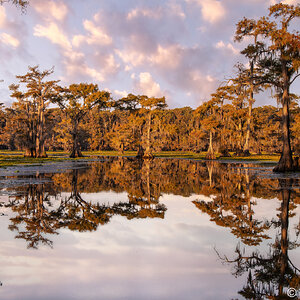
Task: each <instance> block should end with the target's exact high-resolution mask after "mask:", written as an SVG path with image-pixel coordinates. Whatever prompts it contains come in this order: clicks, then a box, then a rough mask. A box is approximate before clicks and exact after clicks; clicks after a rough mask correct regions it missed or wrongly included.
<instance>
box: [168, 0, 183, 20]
mask: <svg viewBox="0 0 300 300" xmlns="http://www.w3.org/2000/svg"><path fill="white" fill-rule="evenodd" d="M167 9H168V12H169V13H170V14H171V15H173V16H177V17H179V18H181V19H185V17H186V15H185V13H184V12H183V10H182V7H181V5H179V4H178V3H175V2H169V3H168V5H167Z"/></svg>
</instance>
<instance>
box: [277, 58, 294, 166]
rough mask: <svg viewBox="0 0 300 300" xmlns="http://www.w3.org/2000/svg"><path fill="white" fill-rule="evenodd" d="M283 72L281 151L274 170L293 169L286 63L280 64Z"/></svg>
mask: <svg viewBox="0 0 300 300" xmlns="http://www.w3.org/2000/svg"><path fill="white" fill-rule="evenodd" d="M282 73H283V80H284V85H283V93H282V143H283V147H282V152H281V157H280V160H279V162H278V164H277V166H276V167H275V168H274V169H273V171H274V172H291V171H294V165H293V156H292V150H291V142H290V108H289V102H290V97H289V81H290V80H289V76H288V70H287V66H286V63H283V66H282Z"/></svg>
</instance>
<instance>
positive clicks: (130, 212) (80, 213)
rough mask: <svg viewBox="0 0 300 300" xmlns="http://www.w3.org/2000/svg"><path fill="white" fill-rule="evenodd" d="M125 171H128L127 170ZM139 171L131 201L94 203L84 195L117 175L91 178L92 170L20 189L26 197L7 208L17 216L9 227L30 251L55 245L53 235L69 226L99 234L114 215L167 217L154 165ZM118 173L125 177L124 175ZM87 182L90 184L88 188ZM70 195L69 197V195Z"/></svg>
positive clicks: (145, 164)
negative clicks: (99, 229)
mask: <svg viewBox="0 0 300 300" xmlns="http://www.w3.org/2000/svg"><path fill="white" fill-rule="evenodd" d="M122 162H123V161H122V160H121V161H119V163H118V164H117V165H116V166H118V167H121V168H122V167H124V165H122ZM125 170H126V171H128V169H127V168H125ZM125 170H124V171H125ZM137 170H138V173H137V174H135V181H134V184H131V180H128V182H127V183H128V185H127V189H128V202H119V203H113V204H103V203H99V202H98V201H93V203H92V202H88V201H86V200H84V198H85V197H83V196H82V193H87V192H88V190H89V188H90V187H91V185H97V183H99V182H103V181H105V180H107V179H110V180H115V179H117V178H115V177H114V176H113V174H115V173H114V172H113V174H110V175H111V176H112V177H111V178H107V174H106V173H102V172H100V173H101V174H102V175H103V176H91V173H90V170H89V171H87V170H78V169H74V170H72V172H70V173H61V174H55V175H53V176H52V182H51V183H41V184H34V185H29V186H27V187H25V188H19V192H22V196H16V197H13V198H12V199H11V200H10V202H9V203H8V204H7V205H6V207H10V208H11V209H12V211H13V212H15V213H16V216H15V217H13V218H11V219H10V220H11V223H12V224H11V225H10V226H9V228H10V229H11V230H13V231H16V232H17V235H16V238H19V239H25V240H26V241H27V246H28V248H38V246H39V245H40V244H45V245H48V246H52V244H53V243H52V241H51V240H50V238H49V237H50V235H51V234H58V232H59V229H61V228H65V227H67V228H69V229H70V230H76V231H79V232H84V231H95V230H97V228H98V226H99V225H104V224H106V223H108V222H109V221H110V219H111V218H112V217H113V216H114V215H120V216H124V217H126V218H127V219H129V220H131V219H137V218H164V214H165V211H166V207H165V205H163V204H160V203H159V197H160V193H159V191H158V190H157V189H156V188H155V184H153V183H152V182H151V162H150V161H144V162H143V165H142V166H140V168H136V169H135V171H137ZM92 171H93V170H92ZM94 171H95V170H94ZM98 171H99V170H96V174H98V175H99V173H98ZM118 174H123V175H125V173H124V172H123V173H118ZM37 176H38V177H40V175H37ZM35 179H37V177H35ZM119 179H120V178H119ZM87 182H89V184H87V185H86V183H87ZM58 191H60V192H63V193H60V192H58ZM98 191H99V190H98ZM66 193H67V194H68V193H69V195H68V196H66V195H65V194H66Z"/></svg>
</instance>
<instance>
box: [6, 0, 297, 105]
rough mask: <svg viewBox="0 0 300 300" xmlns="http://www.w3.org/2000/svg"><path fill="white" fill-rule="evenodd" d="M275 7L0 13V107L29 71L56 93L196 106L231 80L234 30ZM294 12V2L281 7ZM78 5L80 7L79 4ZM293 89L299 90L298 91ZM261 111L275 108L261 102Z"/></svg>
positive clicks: (170, 3)
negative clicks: (75, 89)
mask: <svg viewBox="0 0 300 300" xmlns="http://www.w3.org/2000/svg"><path fill="white" fill-rule="evenodd" d="M275 2H276V1H275V0H248V1H246V0H239V1H238V0H225V1H221V0H152V1H149V0H85V1H84V2H83V1H81V0H30V6H29V7H28V9H27V12H26V13H25V14H22V13H21V12H20V10H18V9H16V7H14V6H12V5H10V4H5V5H3V6H0V65H1V67H0V78H2V79H4V82H2V83H0V97H1V102H4V103H10V102H11V100H10V99H9V91H8V85H9V84H11V83H15V82H16V79H15V75H23V74H25V73H26V71H27V67H28V66H29V65H30V66H33V65H37V64H38V65H40V68H41V69H49V68H51V67H52V66H54V67H55V73H54V78H56V79H60V80H61V84H62V85H68V84H70V83H78V82H94V83H97V84H98V85H99V87H100V89H107V90H109V91H110V92H111V93H112V95H113V97H114V98H115V99H117V98H120V97H123V96H125V95H126V94H127V93H135V94H146V95H148V96H162V95H165V96H166V98H167V102H168V104H169V106H170V107H183V106H191V107H193V108H195V107H197V106H199V105H200V104H201V103H202V102H203V101H205V100H208V99H209V97H210V94H211V93H213V92H214V91H215V89H216V88H217V87H218V86H219V85H220V84H221V82H222V81H224V79H226V77H227V78H228V77H229V76H230V75H231V74H232V72H233V66H234V64H236V63H237V62H239V61H241V62H243V57H242V55H241V54H240V53H239V52H240V50H241V49H243V46H244V45H243V44H238V43H235V42H234V41H233V37H234V31H235V24H236V23H237V22H238V21H239V20H240V19H242V17H244V16H246V17H248V18H257V17H260V16H262V15H265V14H266V13H267V8H268V7H269V6H270V5H271V4H274V3H275ZM282 2H285V3H289V4H296V2H297V1H295V0H286V1H282ZM83 3H84V4H83ZM296 84H297V83H296ZM258 99H259V100H258V103H259V104H268V103H271V104H275V101H274V100H270V99H269V97H268V96H267V95H263V96H260V97H259V98H258Z"/></svg>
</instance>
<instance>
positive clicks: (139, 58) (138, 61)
mask: <svg viewBox="0 0 300 300" xmlns="http://www.w3.org/2000/svg"><path fill="white" fill-rule="evenodd" d="M115 53H116V54H117V55H118V56H119V57H120V58H121V59H122V60H123V62H124V63H126V64H131V65H132V66H134V67H137V66H140V65H142V64H143V63H145V61H146V59H147V56H146V55H145V54H144V53H143V52H141V51H138V50H135V49H126V50H123V51H122V50H119V49H116V50H115Z"/></svg>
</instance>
